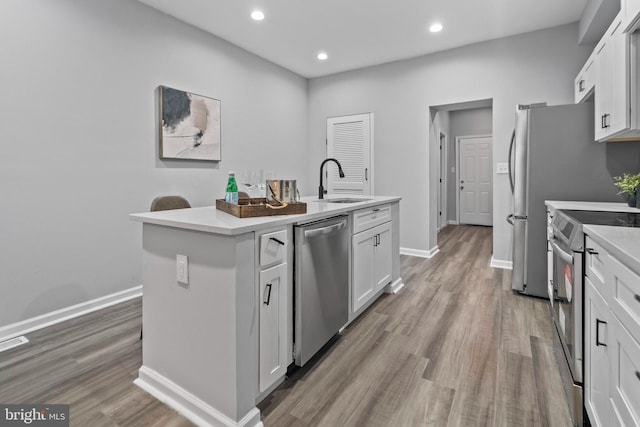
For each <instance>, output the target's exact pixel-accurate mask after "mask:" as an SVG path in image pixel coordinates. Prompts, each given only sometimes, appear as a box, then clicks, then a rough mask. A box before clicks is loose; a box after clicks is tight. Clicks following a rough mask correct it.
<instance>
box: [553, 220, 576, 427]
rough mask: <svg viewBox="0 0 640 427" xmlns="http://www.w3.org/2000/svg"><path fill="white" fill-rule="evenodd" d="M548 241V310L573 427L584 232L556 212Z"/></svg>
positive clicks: (574, 422)
mask: <svg viewBox="0 0 640 427" xmlns="http://www.w3.org/2000/svg"><path fill="white" fill-rule="evenodd" d="M552 229H553V235H552V238H551V239H550V241H549V245H550V250H551V252H552V257H551V259H552V260H553V269H552V271H553V279H552V283H551V285H552V288H553V289H552V296H553V298H552V299H551V310H552V313H553V323H554V326H555V329H556V334H554V335H555V336H554V347H555V354H556V357H557V358H558V366H559V367H560V373H561V377H562V383H563V385H564V389H565V393H566V395H567V401H568V403H569V410H570V413H571V416H572V419H573V424H574V425H576V426H581V425H582V407H583V395H582V381H583V380H582V352H583V346H582V304H583V275H584V271H583V266H584V248H583V245H584V243H583V242H584V235H583V234H582V226H581V224H575V223H573V221H571V220H570V219H568V218H563V217H562V214H561V213H558V212H556V215H555V217H554V222H553V223H552Z"/></svg>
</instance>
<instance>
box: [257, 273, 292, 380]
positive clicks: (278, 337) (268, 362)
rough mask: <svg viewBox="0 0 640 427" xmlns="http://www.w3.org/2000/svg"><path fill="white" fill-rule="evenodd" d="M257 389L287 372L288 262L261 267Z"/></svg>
mask: <svg viewBox="0 0 640 427" xmlns="http://www.w3.org/2000/svg"><path fill="white" fill-rule="evenodd" d="M259 296H260V299H259V300H258V303H259V304H260V352H259V354H260V356H259V358H260V368H259V372H260V392H263V391H265V390H267V389H268V388H269V387H270V386H271V385H272V384H273V383H274V382H275V381H277V380H278V379H279V378H281V377H282V376H283V375H284V374H285V373H286V372H287V360H288V359H287V340H286V336H287V264H286V263H282V264H279V265H276V266H275V267H271V268H267V269H265V270H262V271H260V288H259Z"/></svg>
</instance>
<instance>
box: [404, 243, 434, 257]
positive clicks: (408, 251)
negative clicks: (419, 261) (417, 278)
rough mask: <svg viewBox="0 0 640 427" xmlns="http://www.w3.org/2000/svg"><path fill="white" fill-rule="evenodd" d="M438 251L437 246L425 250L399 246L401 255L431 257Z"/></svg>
mask: <svg viewBox="0 0 640 427" xmlns="http://www.w3.org/2000/svg"><path fill="white" fill-rule="evenodd" d="M438 252H440V248H439V247H438V246H435V247H433V248H431V249H429V250H427V251H425V250H422V249H411V248H400V254H401V255H409V256H417V257H420V258H433V257H434V256H435V254H437V253H438Z"/></svg>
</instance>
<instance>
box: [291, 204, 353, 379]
mask: <svg viewBox="0 0 640 427" xmlns="http://www.w3.org/2000/svg"><path fill="white" fill-rule="evenodd" d="M294 239H295V240H294V242H295V260H294V270H295V279H294V284H295V288H294V293H295V305H294V310H295V323H294V331H295V332H294V336H295V345H294V354H295V363H296V365H298V366H303V365H304V364H305V363H307V362H308V361H309V359H311V358H312V357H313V355H314V354H316V352H317V351H318V350H320V348H322V346H323V345H325V344H326V343H327V341H329V340H330V339H331V337H332V336H334V335H335V334H336V332H338V330H340V328H341V327H343V326H344V325H345V324H346V323H347V321H348V316H349V301H348V300H349V241H350V232H349V220H348V216H346V215H343V216H338V217H332V218H328V219H323V220H320V221H316V222H310V223H305V224H298V225H296V226H295V235H294Z"/></svg>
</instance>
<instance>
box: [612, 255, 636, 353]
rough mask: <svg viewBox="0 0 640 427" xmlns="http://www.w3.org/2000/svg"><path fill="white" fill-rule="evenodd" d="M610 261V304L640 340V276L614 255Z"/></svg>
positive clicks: (623, 322) (622, 321)
mask: <svg viewBox="0 0 640 427" xmlns="http://www.w3.org/2000/svg"><path fill="white" fill-rule="evenodd" d="M608 262H609V264H608V265H607V268H608V270H607V271H608V278H607V288H608V292H609V295H610V297H611V300H610V302H609V305H610V307H611V310H612V311H613V313H614V314H615V315H616V316H617V317H618V319H620V322H621V323H622V324H623V325H624V326H625V327H626V328H627V329H628V330H629V332H630V333H631V335H632V336H633V337H634V339H635V340H636V341H638V342H640V276H638V275H637V274H635V273H634V272H633V271H631V270H629V269H628V268H627V267H626V266H624V265H622V263H620V261H618V260H616V259H614V258H612V257H609V260H608Z"/></svg>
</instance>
